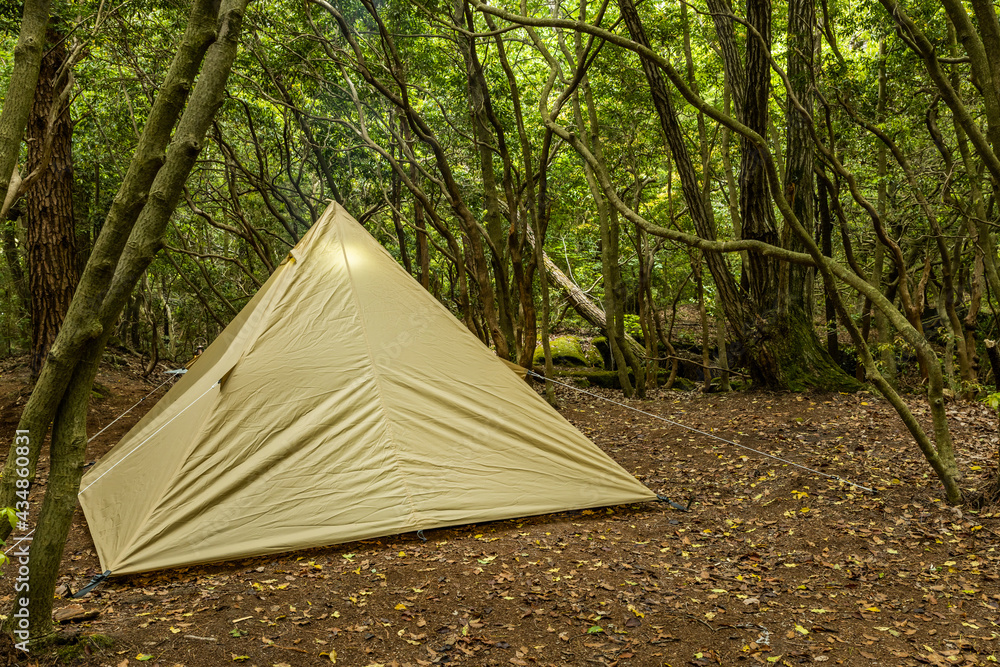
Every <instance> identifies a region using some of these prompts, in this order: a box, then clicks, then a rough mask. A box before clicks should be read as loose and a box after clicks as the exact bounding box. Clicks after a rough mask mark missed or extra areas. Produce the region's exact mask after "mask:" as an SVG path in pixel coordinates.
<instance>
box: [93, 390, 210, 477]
mask: <svg viewBox="0 0 1000 667" xmlns="http://www.w3.org/2000/svg"><path fill="white" fill-rule="evenodd" d="M219 384H222V380H221V379H219V380H217V381H215V382H214V383H213V384H212V386H211V387H209V388H208V389H206V390H205V393H203V394H202V395H201V396H199V397H198V398H196V399H194V400H193V401H191V402H190V403H188V404H187V405H186V406H184V409H183V410H181V411H180V412H178V413H177V414H176V415H174V416H173V417H171V418H170V419H168V420H167V423H166V424H163V425H162V426H160V428H158V429H156V430H155V431H153V432H152V433H150V434H149V437H147V438H146V439H145V440H143V441H142V442H140V443H139V444H138V445H136V446H135V447H134V448H133V449H132V451H130V452H129V453H128V454H126V455H125V456H123V457H121V458H120V459H118V461H116V462H115V464H114V465H113V466H111V467H110V468H108V469H107V470H105V471H104V472H102V473H101V474H100V476H98V478H97V479H95V480H94V481H93V482H91V483H90V484H88V485H87V486H85V487H84V488H82V489H80V491H79V493H77V495H80V494H82V493H83V492H84V491H86V490H87V489H89V488H90V487H92V486H93V485H94V484H97V483H98V482H99V481H101V478H102V477H104V476H105V475H107V474H108V473H109V472H111V471H112V470H114V469H115V468H116V467H117V466H118V464H119V463H121V462H122V461H124V460H125V459H127V458H128V457H129V456H131V455H132V454H134V453H135V452H136V450H138V449H139V448H140V447H142V446H143V445H145V444H146V443H147V442H149V441H150V440H151V439H152V437H153V436H154V435H156V434H157V433H159V432H160V431H162V430H163V429H165V428H166V427H167V426H169V425H170V422H172V421H173V420H175V419H177V418H178V417H180V416H181V415H182V414H184V412H185V411H186V410H187V409H188V408H190V407H191V406H192V405H194V404H195V403H197V402H198V401H200V400H201V399H203V398H204V397H205V396H207V395H208V392H210V391H212V390H213V389H215V387H216V385H219ZM160 386H161V387H162V386H163V385H160ZM154 391H155V389H154ZM143 400H145V399H143ZM140 402H141V401H140ZM133 407H134V406H133ZM130 409H131V408H130ZM108 426H110V424H108ZM94 437H95V438H96V437H97V436H96V435H95V436H94Z"/></svg>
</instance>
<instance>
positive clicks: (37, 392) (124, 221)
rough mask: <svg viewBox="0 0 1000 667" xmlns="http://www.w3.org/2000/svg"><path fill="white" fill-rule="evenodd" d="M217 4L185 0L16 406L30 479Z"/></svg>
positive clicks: (9, 475)
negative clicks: (120, 168)
mask: <svg viewBox="0 0 1000 667" xmlns="http://www.w3.org/2000/svg"><path fill="white" fill-rule="evenodd" d="M217 11H218V4H217V0H193V2H192V12H191V18H190V20H189V22H188V28H187V31H186V32H185V35H184V39H183V41H182V43H181V46H180V47H179V49H178V51H177V54H176V55H175V57H174V60H173V62H172V63H171V66H170V70H169V71H168V73H167V78H166V80H165V81H164V83H163V85H162V86H161V89H160V94H159V95H158V96H157V98H156V102H155V103H154V104H153V107H152V109H150V112H149V117H148V118H149V119H148V120H147V122H146V126H145V128H144V129H143V134H142V136H141V137H140V139H139V144H138V145H137V146H136V151H135V155H134V156H133V158H132V162H131V164H130V166H129V170H128V172H127V173H126V175H125V178H124V180H123V181H122V184H121V187H120V188H119V190H118V194H117V195H116V197H115V200H114V202H113V203H112V205H111V209H110V210H109V212H108V215H107V217H106V219H105V221H104V225H103V227H102V228H101V235H100V236H99V237H98V239H97V243H96V244H95V246H94V249H93V251H92V252H91V258H90V260H89V261H88V262H87V266H86V268H85V270H84V272H83V274H82V276H81V278H80V284H79V285H78V287H77V291H76V293H75V294H74V296H73V301H72V303H71V304H70V308H69V311H68V312H67V313H66V317H65V319H64V321H63V326H62V328H61V329H60V331H59V335H58V336H57V337H56V340H55V342H54V343H53V344H52V347H51V349H50V350H49V355H48V357H46V359H45V364H44V365H43V367H42V371H41V373H40V374H39V377H38V382H37V383H36V384H35V389H34V390H33V391H32V393H31V397H30V398H29V399H28V402H27V404H26V405H25V407H24V411H23V412H22V413H21V419H20V421H19V422H18V430H21V431H26V432H28V433H30V443H31V444H30V452H29V454H28V458H29V466H28V479H29V480H34V477H35V466H36V464H37V462H38V452H39V450H40V448H41V446H42V442H43V441H44V440H45V436H46V434H47V432H48V428H49V424H51V423H52V421H53V419H54V418H55V414H56V409H57V407H58V406H59V404H60V402H61V401H62V399H63V396H64V394H65V392H66V390H67V387H68V386H69V384H70V381H71V379H72V378H73V375H74V371H75V368H76V366H77V363H78V361H79V359H80V355H81V354H83V351H84V349H85V346H87V345H88V344H89V343H91V342H92V341H94V340H95V339H96V338H97V337H99V336H100V335H101V334H102V332H103V329H104V326H103V325H102V322H101V319H100V316H99V312H100V309H101V305H102V303H103V300H104V296H105V294H106V292H107V289H108V285H110V283H111V280H112V278H113V276H114V271H115V267H116V266H117V264H118V260H119V258H120V256H121V253H122V250H123V248H124V246H125V243H126V240H127V239H128V236H129V233H130V231H131V229H132V227H133V226H134V224H135V222H136V219H137V218H138V217H139V213H140V212H141V211H142V210H143V205H144V204H145V202H146V199H147V198H148V196H149V191H150V187H151V186H152V183H153V179H154V178H155V177H156V175H157V173H158V171H159V168H160V166H161V165H162V164H163V153H164V150H165V147H166V145H167V142H168V141H169V140H170V135H171V132H172V131H173V127H174V125H175V124H176V122H177V117H178V116H179V115H180V112H181V111H182V110H183V108H184V103H185V102H186V101H187V97H188V95H187V93H188V91H189V90H190V89H191V85H192V81H193V79H194V77H195V75H196V74H197V73H198V69H199V68H200V66H201V62H202V58H203V57H204V54H205V52H206V51H207V49H208V47H209V45H210V44H211V43H212V42H213V41H214V39H215V36H216V16H217ZM111 325H113V321H112V324H111ZM111 325H108V326H109V327H110V326H111ZM14 458H15V457H11V456H9V455H8V457H7V462H6V464H5V466H4V469H3V473H2V474H0V507H11V506H13V503H14V498H15V491H16V487H15V486H14V484H15V480H16V479H17V475H16V474H15V468H16V466H15V465H14ZM9 534H10V528H9V526H5V525H0V539H4V538H6V536H7V535H9Z"/></svg>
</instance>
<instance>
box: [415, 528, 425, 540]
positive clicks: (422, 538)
mask: <svg viewBox="0 0 1000 667" xmlns="http://www.w3.org/2000/svg"><path fill="white" fill-rule="evenodd" d="M417 537H419V538H420V541H421V542H426V541H427V538H426V537H424V529H423V528H421V529H420V530H418V531H417Z"/></svg>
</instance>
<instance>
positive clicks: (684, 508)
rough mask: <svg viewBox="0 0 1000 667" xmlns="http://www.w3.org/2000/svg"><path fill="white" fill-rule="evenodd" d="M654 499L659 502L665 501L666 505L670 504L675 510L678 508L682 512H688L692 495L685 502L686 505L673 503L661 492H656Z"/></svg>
mask: <svg viewBox="0 0 1000 667" xmlns="http://www.w3.org/2000/svg"><path fill="white" fill-rule="evenodd" d="M656 499H657V500H659V501H660V502H661V503H667V504H668V505H670V506H671V507H673V508H674V509H675V510H680V511H682V512H690V511H691V503H693V502H694V496H692V497H690V498H688V504H687V507H685V506H684V505H681V504H680V503H675V502H674V501H672V500H671V499H670V498H668V497H667V496H665V495H663V494H661V493H657V494H656Z"/></svg>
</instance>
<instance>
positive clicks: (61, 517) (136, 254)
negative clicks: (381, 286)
mask: <svg viewBox="0 0 1000 667" xmlns="http://www.w3.org/2000/svg"><path fill="white" fill-rule="evenodd" d="M246 2H247V0H224V2H223V4H222V7H221V19H220V25H219V29H218V37H217V38H216V39H215V40H214V44H213V45H212V47H211V48H210V49H208V53H207V57H206V58H205V66H204V68H203V69H202V72H201V74H200V76H199V77H198V81H197V84H196V85H195V87H194V90H193V93H192V95H191V101H190V103H189V104H188V105H187V108H186V109H185V111H184V115H183V117H182V118H181V119H180V123H179V124H178V127H177V131H176V132H175V133H174V137H173V141H172V143H171V146H170V149H169V151H168V153H167V155H166V159H165V161H164V163H163V167H162V168H161V169H159V170H158V172H157V173H156V175H155V179H154V180H153V183H152V184H151V186H150V196H149V197H148V202H147V204H146V206H144V207H143V209H142V212H141V214H140V215H139V217H138V219H137V220H136V222H135V225H134V227H133V229H132V232H131V234H130V235H129V239H128V244H127V247H126V248H125V250H124V252H123V253H122V255H121V257H120V258H119V259H118V261H117V262H116V265H117V266H116V269H115V271H114V274H113V278H112V279H111V280H110V281H109V282H108V283H105V284H104V285H93V286H88V287H93V288H94V289H101V288H102V287H103V288H104V289H102V290H101V294H100V296H101V297H102V298H101V305H100V310H99V312H98V313H97V317H98V322H99V325H100V333H98V334H97V335H96V336H95V337H92V338H90V339H89V341H88V343H87V344H86V346H85V347H84V348H83V349H82V350H81V352H80V353H79V354H78V355H77V356H76V357H75V358H73V359H72V362H74V363H73V365H72V368H71V370H70V373H71V377H70V380H69V382H68V385H67V388H66V390H65V391H64V392H63V393H62V396H61V400H60V402H59V409H58V410H57V411H56V413H55V415H54V420H53V433H52V436H53V437H52V445H51V451H52V469H51V473H50V478H49V484H48V487H47V489H46V494H45V499H44V501H43V504H42V510H41V514H40V520H39V525H38V528H37V531H36V535H35V539H34V542H33V544H32V547H31V560H32V563H33V567H32V569H31V574H30V577H29V587H30V590H31V591H32V593H33V594H32V595H31V596H30V597H29V599H28V600H27V602H28V604H27V610H28V615H29V617H30V618H31V621H32V625H31V632H32V634H33V635H34V637H35V638H36V639H41V638H43V637H45V636H46V635H48V634H49V633H51V630H52V601H53V591H54V589H55V582H56V577H57V574H58V565H59V561H60V555H61V553H62V548H63V546H64V545H65V540H66V535H67V533H68V530H69V525H70V521H71V519H72V516H73V512H74V510H75V508H76V493H77V491H78V489H79V482H80V477H81V475H82V471H83V465H82V464H83V455H84V450H85V448H86V428H85V427H86V412H87V403H88V400H89V397H90V392H91V387H92V384H93V379H94V377H95V375H96V373H97V369H98V366H99V364H100V360H101V357H102V355H103V352H104V348H105V346H106V345H107V342H108V340H109V338H110V336H111V333H112V331H113V324H114V322H115V321H116V320H117V319H118V317H119V315H120V313H121V310H122V308H123V307H124V305H125V302H126V301H127V299H128V295H129V293H130V292H131V291H132V289H133V288H134V286H135V283H136V281H137V280H138V278H139V277H140V276H141V275H142V273H143V272H144V271H145V270H146V269H147V267H148V266H149V264H150V262H151V261H152V259H153V258H154V256H155V254H156V252H157V251H158V250H159V249H160V248H161V247H162V245H163V234H164V231H165V229H166V226H167V223H168V221H169V219H170V216H171V214H172V213H173V211H174V209H175V208H176V206H177V202H178V201H179V199H180V196H181V190H182V188H183V186H184V183H185V182H186V180H187V177H188V174H189V173H190V171H191V169H192V167H193V166H194V163H195V160H196V159H197V158H198V155H199V154H200V152H201V147H202V146H203V145H204V137H205V133H206V132H207V130H208V128H209V126H210V125H211V122H212V119H213V118H214V116H215V114H216V112H217V111H218V109H219V107H220V106H221V105H222V102H223V97H224V93H225V89H226V83H227V80H228V78H229V73H230V71H231V69H232V64H233V61H234V59H235V57H236V49H237V46H238V43H239V37H240V32H241V28H242V23H243V12H244V10H245V7H246ZM210 17H211V14H209V16H207V17H204V16H203V17H201V18H210ZM213 23H214V21H213ZM213 33H214V31H213ZM137 157H138V156H137ZM104 261H109V258H108V257H107V256H105V255H103V254H98V253H96V252H95V254H93V255H92V256H91V259H90V262H89V263H88V267H89V264H91V263H93V262H104ZM88 296H90V295H83V296H81V294H80V293H79V292H78V294H77V297H80V298H87V297H88ZM77 297H74V303H75V302H76V300H77ZM64 331H67V329H66V327H64ZM79 334H80V332H79V331H73V330H68V331H67V334H66V335H69V336H74V335H79ZM62 335H63V334H62V333H61V334H60V338H61V337H62ZM48 366H49V363H48V362H47V363H46V367H48ZM43 377H44V374H43ZM40 389H41V390H45V391H46V392H48V391H51V387H47V386H42V385H41V381H40V382H39V385H36V391H39V390H40ZM20 602H21V599H20V598H19V599H18V600H16V601H15V610H14V614H17V613H18V612H19V611H20V610H21V608H22V605H21V604H20ZM14 617H16V616H15V615H12V616H11V618H14Z"/></svg>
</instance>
